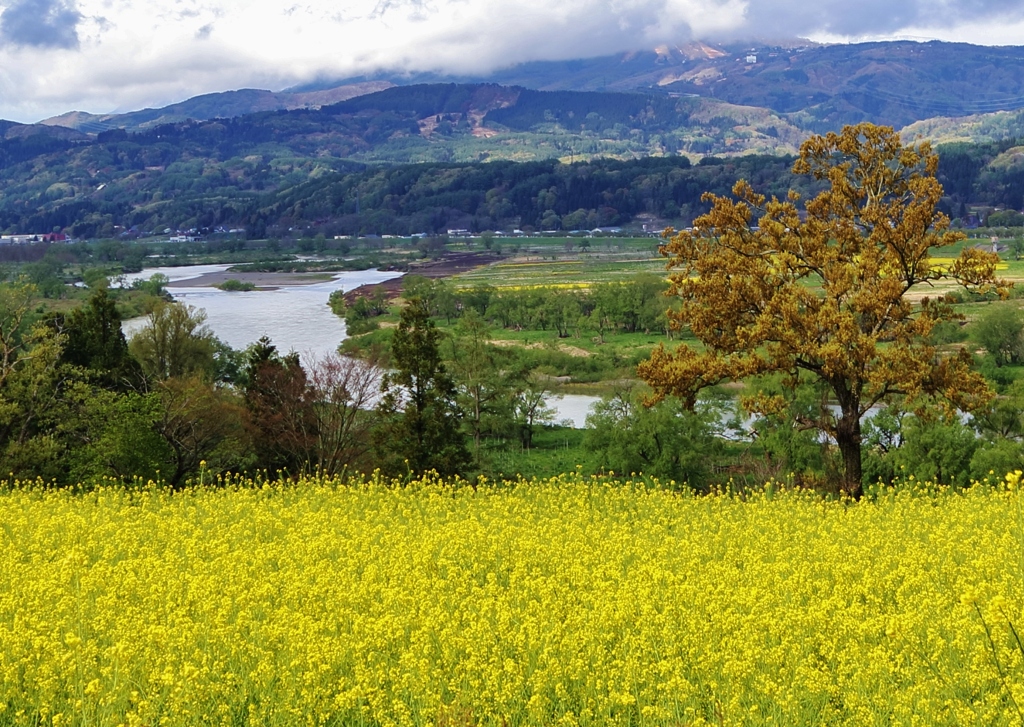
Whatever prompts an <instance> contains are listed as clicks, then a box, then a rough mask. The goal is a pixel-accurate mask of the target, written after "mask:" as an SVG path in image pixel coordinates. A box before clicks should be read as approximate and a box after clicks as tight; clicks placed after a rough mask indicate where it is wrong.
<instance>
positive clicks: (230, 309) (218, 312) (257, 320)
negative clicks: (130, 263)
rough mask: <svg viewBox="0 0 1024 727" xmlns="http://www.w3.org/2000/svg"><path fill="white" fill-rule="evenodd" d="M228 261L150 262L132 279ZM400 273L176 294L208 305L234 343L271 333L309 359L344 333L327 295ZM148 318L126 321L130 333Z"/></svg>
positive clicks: (212, 321) (193, 272)
mask: <svg viewBox="0 0 1024 727" xmlns="http://www.w3.org/2000/svg"><path fill="white" fill-rule="evenodd" d="M227 268H228V266H227V265H194V266H189V267H178V268H150V269H148V270H145V271H143V272H142V273H139V274H136V275H135V276H132V278H130V279H129V282H131V279H134V278H143V279H148V278H149V277H150V276H151V275H153V274H155V273H162V274H164V275H166V276H167V277H168V278H170V279H171V280H187V279H189V278H195V277H198V276H199V275H203V274H205V273H211V272H223V271H224V270H226V269H227ZM399 275H401V273H394V272H384V271H381V270H359V271H351V272H343V273H338V274H336V275H335V276H334V278H333V279H332V280H329V281H326V282H322V283H314V284H313V285H282V286H281V287H279V288H278V289H277V290H254V291H248V292H234V293H229V292H226V291H223V290H218V289H217V288H174V289H172V290H171V291H169V292H170V293H171V294H172V295H173V296H174V299H175V300H177V301H179V302H181V303H185V304H187V305H192V306H195V307H196V308H201V309H203V310H204V311H206V322H207V325H209V327H210V328H211V329H212V330H213V332H214V333H215V334H216V335H217V337H218V338H220V339H221V340H222V341H224V342H225V343H227V344H228V345H229V346H231V347H232V348H238V349H242V348H245V347H246V346H248V345H249V344H251V343H255V342H256V341H258V340H259V339H260V337H261V336H268V337H269V338H270V340H271V341H273V343H274V345H275V346H277V349H278V351H281V352H282V353H287V352H289V351H297V352H298V353H299V354H300V355H302V357H303V358H304V359H307V360H308V358H309V356H310V355H311V354H312V355H314V356H323V355H325V354H327V353H330V352H332V351H334V350H336V349H337V347H338V344H339V343H341V342H342V340H344V338H345V322H344V321H343V320H342V319H341V318H339V317H338V316H336V315H334V313H332V312H331V309H330V308H329V307H328V305H327V299H328V297H329V296H330V294H331V293H332V292H333V291H335V290H344V291H349V290H352V289H353V288H358V287H359V286H360V285H367V284H370V283H379V282H382V281H384V280H389V279H391V278H395V277H398V276H399ZM145 322H146V320H145V318H134V319H132V320H128V321H125V322H124V323H123V328H124V332H125V335H127V336H131V334H132V333H133V332H134V331H136V330H138V329H139V328H141V327H142V326H143V325H145Z"/></svg>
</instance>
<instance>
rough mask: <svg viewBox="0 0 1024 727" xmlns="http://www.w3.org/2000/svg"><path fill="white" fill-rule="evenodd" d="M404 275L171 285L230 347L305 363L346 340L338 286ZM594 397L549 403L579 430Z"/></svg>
mask: <svg viewBox="0 0 1024 727" xmlns="http://www.w3.org/2000/svg"><path fill="white" fill-rule="evenodd" d="M228 267H230V266H228V265H190V266H184V267H164V268H147V269H146V270H143V271H142V272H141V273H134V274H131V275H126V276H125V283H126V284H128V285H130V284H131V283H132V282H133V281H135V280H140V279H141V280H148V279H149V278H150V277H151V276H153V275H155V274H156V273H161V274H163V275H166V276H167V278H168V279H169V280H170V281H171V282H176V281H183V280H190V279H194V278H198V277H200V276H201V275H206V274H207V273H221V272H224V271H226V270H227V269H228ZM398 275H401V273H393V272H383V271H380V270H360V271H354V272H343V273H337V274H336V275H335V276H334V279H333V280H330V281H326V282H323V283H314V284H312V285H281V286H280V287H278V288H277V289H276V290H253V291H247V292H227V291H223V290H219V289H217V288H205V287H203V288H198V287H197V288H185V287H175V288H170V289H169V292H170V293H171V295H172V296H174V299H175V300H177V301H179V302H181V303H185V304H187V305H191V306H195V307H196V308H201V309H202V310H204V311H205V312H206V323H207V325H208V326H209V327H210V329H211V330H212V331H213V332H214V334H215V335H216V336H217V337H218V338H219V339H221V340H222V341H224V342H225V343H227V344H228V345H229V346H231V347H232V348H237V349H243V348H245V347H246V346H248V345H249V344H251V343H255V342H256V341H258V340H259V338H260V337H261V336H267V337H269V338H270V340H271V341H272V342H273V343H274V345H275V346H277V350H278V351H281V352H282V353H287V352H289V351H296V352H298V354H299V355H300V356H301V357H302V359H303V360H304V361H307V362H308V361H309V360H310V358H311V357H320V356H324V355H326V354H328V353H331V352H333V351H335V350H337V348H338V344H339V343H341V342H342V341H343V340H345V322H344V321H343V320H342V319H341V318H339V317H338V316H336V315H334V313H332V312H331V309H330V307H329V306H328V305H327V298H328V297H329V296H330V294H331V293H332V292H333V291H335V290H344V291H349V290H352V289H353V288H358V287H359V286H360V285H369V284H371V283H379V282H382V281H384V280H389V279H391V278H394V277H397V276H398ZM145 323H146V319H145V318H132V319H131V320H127V321H124V323H123V324H122V327H123V328H124V332H125V335H126V336H128V337H129V338H130V337H131V335H132V333H134V332H135V331H137V330H138V329H140V328H141V327H142V326H144V325H145ZM597 401H599V399H598V398H597V397H596V396H583V395H579V394H566V395H564V396H553V397H551V399H550V400H549V401H548V405H549V406H550V407H551V408H552V409H554V410H555V421H556V422H557V423H565V424H570V425H571V426H573V427H576V428H577V429H580V428H582V427H583V426H584V425H585V423H586V418H587V414H589V413H590V410H591V407H592V406H593V404H594V403H595V402H597Z"/></svg>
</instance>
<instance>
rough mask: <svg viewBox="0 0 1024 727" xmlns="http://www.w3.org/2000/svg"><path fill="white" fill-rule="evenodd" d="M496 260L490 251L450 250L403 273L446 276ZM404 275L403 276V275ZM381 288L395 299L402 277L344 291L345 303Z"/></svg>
mask: <svg viewBox="0 0 1024 727" xmlns="http://www.w3.org/2000/svg"><path fill="white" fill-rule="evenodd" d="M495 260H496V258H495V256H494V255H493V254H492V253H480V252H452V253H448V254H447V255H445V256H444V257H442V258H439V259H437V260H431V261H429V262H423V263H412V264H410V265H409V270H408V271H406V273H405V275H422V276H423V277H424V278H447V277H451V276H452V275H458V274H459V273H464V272H466V271H467V270H473V269H474V268H479V267H483V266H484V265H490V264H491V263H493V262H494V261H495ZM403 277H404V276H403ZM378 290H383V291H384V294H385V295H386V296H387V298H388V300H392V301H393V300H395V299H397V298H398V297H399V296H400V295H401V294H402V278H401V277H399V278H392V279H391V280H385V281H384V282H383V283H374V284H372V285H360V286H359V287H358V288H353V289H352V290H350V291H348V292H347V293H345V303H346V305H350V304H352V303H354V302H355V300H356V298H363V297H370V296H373V295H376V293H377V291H378Z"/></svg>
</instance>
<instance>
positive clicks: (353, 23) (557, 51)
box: [0, 0, 1024, 120]
mask: <svg viewBox="0 0 1024 727" xmlns="http://www.w3.org/2000/svg"><path fill="white" fill-rule="evenodd" d="M3 4H6V6H7V7H6V9H5V10H4V11H3V14H2V15H0V118H13V119H17V120H38V119H41V118H45V117H46V116H50V115H55V114H58V113H62V112H64V111H68V110H71V109H79V110H83V111H91V112H94V113H108V112H111V111H118V110H132V109H137V108H142V107H144V106H159V105H165V104H168V103H173V102H176V101H181V100H183V99H185V98H188V97H190V96H195V95H198V94H202V93H209V92H213V91H223V90H228V89H233V88H243V87H249V88H254V87H255V88H269V89H280V88H285V87H287V86H291V85H298V84H302V83H304V82H308V81H310V80H313V79H317V78H328V79H330V78H345V77H348V76H357V75H361V74H367V73H373V72H375V71H393V72H403V71H406V72H417V71H435V72H441V73H453V74H465V75H483V74H486V73H487V72H489V71H491V70H496V69H498V68H502V67H507V66H510V65H513V64H516V63H521V62H527V61H535V60H563V59H569V58H578V57H593V56H602V55H611V54H614V53H618V52H622V51H628V50H637V49H646V48H653V47H655V46H656V45H660V44H662V43H674V44H679V43H683V42H685V41H686V40H688V39H691V38H700V39H706V40H711V41H714V40H718V39H728V38H752V37H758V36H760V37H770V38H771V37H774V38H780V37H794V36H804V37H812V38H815V39H818V40H828V41H847V40H865V39H876V38H883V37H893V36H897V35H901V34H902V35H912V36H925V37H934V38H940V39H943V40H962V41H967V42H981V43H993V44H994V43H1021V42H1022V40H1021V39H1024V2H1021V0H857V1H856V2H855V1H853V0H813V1H811V2H808V0H557V2H552V0H345V1H344V2H342V3H339V2H338V1H337V0H145V2H140V1H139V0H0V6H2V5H3ZM53 48H77V49H78V53H77V54H76V57H75V62H74V63H68V59H67V57H66V56H65V55H64V54H60V53H53V52H52V49H53Z"/></svg>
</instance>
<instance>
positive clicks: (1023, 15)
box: [742, 0, 1024, 38]
mask: <svg viewBox="0 0 1024 727" xmlns="http://www.w3.org/2000/svg"><path fill="white" fill-rule="evenodd" d="M1021 19H1024V3H1021V2H1020V0H858V2H850V1H849V0H815V1H814V2H806V0H749V1H748V4H747V10H746V13H745V14H744V23H743V25H742V28H743V29H744V30H745V31H747V32H749V31H751V30H755V29H756V31H757V32H759V33H763V34H769V35H776V36H778V35H779V34H786V35H810V34H828V35H832V36H836V37H851V38H860V37H879V36H888V35H892V34H895V33H899V32H900V31H904V30H908V29H927V28H931V29H935V30H954V29H956V28H957V26H959V25H961V24H962V23H964V22H978V21H985V20H992V21H998V22H999V23H1005V22H1006V21H1017V20H1021Z"/></svg>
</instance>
